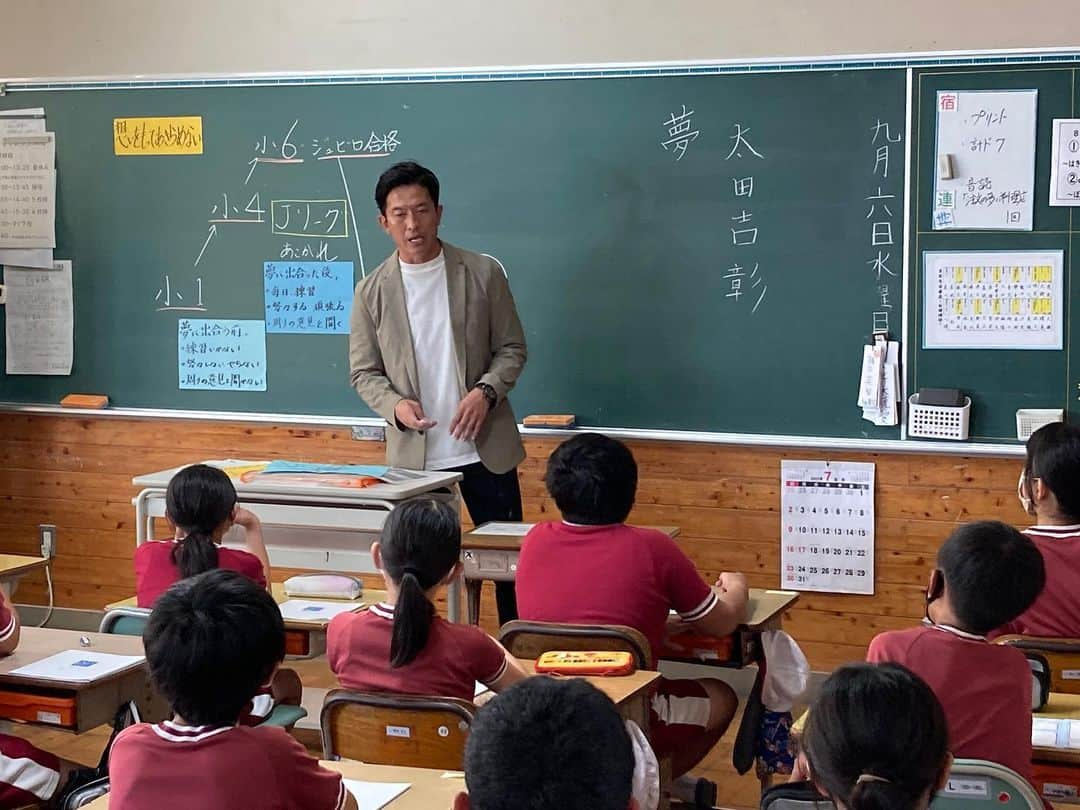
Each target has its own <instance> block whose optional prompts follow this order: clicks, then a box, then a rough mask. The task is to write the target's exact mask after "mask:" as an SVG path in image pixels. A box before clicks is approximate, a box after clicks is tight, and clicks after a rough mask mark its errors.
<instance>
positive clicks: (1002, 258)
mask: <svg viewBox="0 0 1080 810" xmlns="http://www.w3.org/2000/svg"><path fill="white" fill-rule="evenodd" d="M1063 275H1064V273H1063V254H1062V251H1060V250H1051V251H1045V252H1041V253H1033V252H1027V251H993V252H985V253H969V252H962V251H927V252H926V253H924V254H923V305H924V318H923V348H924V349H1061V348H1062V345H1063V342H1062V335H1063V329H1062V326H1063V322H1064V319H1063V316H1062V313H1063V306H1062V287H1063V284H1062V277H1063Z"/></svg>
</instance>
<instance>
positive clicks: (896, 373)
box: [858, 340, 900, 425]
mask: <svg viewBox="0 0 1080 810" xmlns="http://www.w3.org/2000/svg"><path fill="white" fill-rule="evenodd" d="M858 405H859V407H861V408H862V412H863V419H866V420H867V421H869V422H873V423H874V424H875V425H896V424H899V423H900V344H899V343H898V342H897V341H895V340H890V341H887V342H886V341H883V340H882V341H876V342H875V343H874V345H873V346H864V347H863V363H862V374H861V375H860V378H859V399H858Z"/></svg>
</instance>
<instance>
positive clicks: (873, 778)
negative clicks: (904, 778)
mask: <svg viewBox="0 0 1080 810" xmlns="http://www.w3.org/2000/svg"><path fill="white" fill-rule="evenodd" d="M864 782H884V783H885V784H886V785H891V784H892V780H891V779H886V778H885V777H884V776H878V775H877V774H873V773H861V774H859V778H858V779H856V780H855V784H856V785H861V784H863V783H864Z"/></svg>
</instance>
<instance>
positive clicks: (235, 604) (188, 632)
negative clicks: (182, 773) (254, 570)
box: [143, 568, 285, 726]
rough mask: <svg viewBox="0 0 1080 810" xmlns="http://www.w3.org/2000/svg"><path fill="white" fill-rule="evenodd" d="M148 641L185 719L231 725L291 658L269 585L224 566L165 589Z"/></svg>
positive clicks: (159, 678)
mask: <svg viewBox="0 0 1080 810" xmlns="http://www.w3.org/2000/svg"><path fill="white" fill-rule="evenodd" d="M143 645H144V647H145V648H146V661H147V663H148V664H149V666H150V675H151V677H152V679H153V681H154V684H155V685H156V686H157V688H158V691H159V692H161V694H162V696H163V697H164V698H165V699H166V700H167V701H169V705H170V706H171V707H172V709H173V711H174V712H176V713H177V714H178V715H179V716H180V717H181V718H182V719H183V720H184V721H185V722H187V723H190V724H192V725H196V726H205V725H210V726H222V725H232V724H234V723H236V721H237V719H238V718H239V717H240V714H241V713H242V712H243V710H244V707H245V706H246V705H247V703H248V701H250V700H251V699H252V698H253V697H254V696H255V693H256V692H257V691H258V689H259V687H260V686H262V685H263V684H265V683H267V681H269V680H270V676H271V675H272V674H273V672H274V667H275V666H277V665H278V664H279V663H280V662H281V661H282V659H284V658H285V625H284V624H283V623H282V620H281V611H280V610H279V609H278V606H277V604H276V603H275V602H274V599H273V597H271V596H270V594H269V593H267V592H266V590H265V589H263V588H260V587H259V586H258V585H256V584H255V583H254V582H252V581H251V580H250V579H248V578H247V577H245V576H243V575H242V574H238V573H236V572H235V571H229V570H226V569H221V568H219V569H215V570H213V571H207V572H206V573H205V574H199V575H198V576H195V577H191V578H190V579H183V580H180V581H179V582H177V583H176V584H175V585H173V586H172V587H171V588H169V590H167V591H165V593H163V594H162V595H161V597H160V598H159V599H158V600H157V602H156V603H155V604H154V609H153V612H151V614H150V620H149V621H148V622H147V625H146V629H145V630H144V631H143Z"/></svg>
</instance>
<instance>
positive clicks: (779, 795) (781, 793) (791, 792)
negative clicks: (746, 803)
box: [760, 782, 835, 810]
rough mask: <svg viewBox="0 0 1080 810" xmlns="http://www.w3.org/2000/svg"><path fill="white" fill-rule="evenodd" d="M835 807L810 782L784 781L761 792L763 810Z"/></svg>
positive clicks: (801, 809)
mask: <svg viewBox="0 0 1080 810" xmlns="http://www.w3.org/2000/svg"><path fill="white" fill-rule="evenodd" d="M834 807H835V805H834V804H833V803H832V801H831V800H829V799H827V798H825V797H824V796H822V795H821V794H820V793H818V792H817V789H816V788H815V787H814V786H813V784H812V783H810V782H784V783H782V784H779V785H773V786H772V787H770V788H768V789H767V790H766V791H765V792H764V793H762V794H761V803H760V808H761V810H833V808H834Z"/></svg>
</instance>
